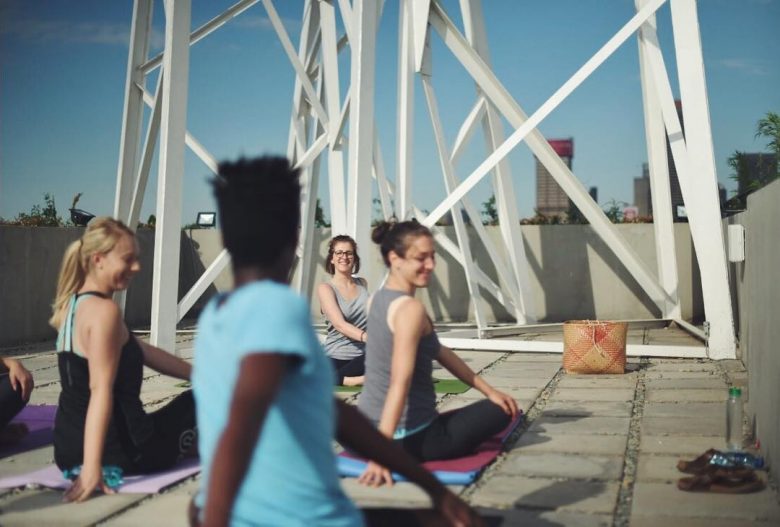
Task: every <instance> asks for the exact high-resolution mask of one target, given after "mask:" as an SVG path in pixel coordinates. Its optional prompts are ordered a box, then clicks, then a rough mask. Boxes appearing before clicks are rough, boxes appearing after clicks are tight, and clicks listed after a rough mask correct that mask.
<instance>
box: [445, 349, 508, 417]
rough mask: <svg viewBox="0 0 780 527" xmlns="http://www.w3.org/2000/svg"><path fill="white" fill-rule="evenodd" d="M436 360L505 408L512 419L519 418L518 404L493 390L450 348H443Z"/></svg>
mask: <svg viewBox="0 0 780 527" xmlns="http://www.w3.org/2000/svg"><path fill="white" fill-rule="evenodd" d="M436 360H438V361H439V364H441V365H442V366H444V367H445V368H446V369H447V370H448V371H449V372H450V373H452V374H453V375H454V376H455V377H457V378H458V379H460V380H461V381H463V382H465V383H466V384H468V385H469V386H471V387H473V388H476V389H477V390H479V391H480V392H482V393H483V394H485V397H487V398H488V399H490V400H491V401H493V402H494V403H496V404H497V405H499V406H500V407H501V408H503V410H504V411H505V412H506V413H507V414H509V415H511V416H512V418H515V417H516V416H517V412H518V410H517V402H515V400H514V399H513V398H512V397H510V396H509V395H507V394H505V393H503V392H500V391H498V390H496V389H495V388H493V387H492V386H491V385H490V384H488V382H487V381H485V379H483V378H482V377H480V376H479V375H477V374H476V373H474V371H473V370H472V369H471V368H469V366H468V364H466V363H465V362H463V359H461V358H460V357H458V356H457V355H456V354H455V352H454V351H452V350H451V349H450V348H448V347H447V346H442V347H441V349H440V350H439V355H438V357H436Z"/></svg>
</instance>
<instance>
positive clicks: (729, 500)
mask: <svg viewBox="0 0 780 527" xmlns="http://www.w3.org/2000/svg"><path fill="white" fill-rule="evenodd" d="M659 511H663V512H664V514H667V515H669V516H678V517H692V518H730V519H744V520H762V521H772V522H778V523H780V504H778V503H777V498H776V496H775V493H774V492H773V491H772V490H771V489H770V488H766V489H764V490H763V491H761V492H755V493H752V494H715V493H707V492H684V491H681V490H679V489H677V487H676V485H675V484H673V483H647V482H643V481H640V482H637V483H636V485H635V486H634V506H633V509H632V517H638V516H649V517H655V518H656V519H657V517H658V512H659Z"/></svg>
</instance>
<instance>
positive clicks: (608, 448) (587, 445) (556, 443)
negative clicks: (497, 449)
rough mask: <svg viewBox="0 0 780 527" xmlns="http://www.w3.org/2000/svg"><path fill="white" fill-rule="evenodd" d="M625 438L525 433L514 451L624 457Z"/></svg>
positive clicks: (513, 448) (514, 447)
mask: <svg viewBox="0 0 780 527" xmlns="http://www.w3.org/2000/svg"><path fill="white" fill-rule="evenodd" d="M626 440H627V438H626V437H625V436H616V435H615V436H608V435H602V436H597V435H580V436H578V435H553V436H551V435H549V434H534V433H531V432H525V433H524V434H523V435H521V436H520V439H519V440H518V442H517V443H516V444H515V445H514V446H513V447H512V449H511V450H512V451H515V450H520V451H522V452H561V453H571V454H583V455H605V456H622V455H623V454H624V453H625V450H626Z"/></svg>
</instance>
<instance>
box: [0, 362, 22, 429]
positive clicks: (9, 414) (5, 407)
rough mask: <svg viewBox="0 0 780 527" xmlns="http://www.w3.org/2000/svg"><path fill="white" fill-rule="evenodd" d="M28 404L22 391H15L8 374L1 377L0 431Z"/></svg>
mask: <svg viewBox="0 0 780 527" xmlns="http://www.w3.org/2000/svg"><path fill="white" fill-rule="evenodd" d="M26 404H27V403H26V402H25V400H24V399H22V390H21V388H19V389H18V390H14V389H13V386H11V378H10V377H9V376H8V374H7V373H5V374H3V375H0V430H2V429H3V428H5V426H6V425H7V424H8V423H10V422H11V419H13V418H14V417H16V414H18V413H19V412H20V411H21V410H22V408H24V406H25V405H26Z"/></svg>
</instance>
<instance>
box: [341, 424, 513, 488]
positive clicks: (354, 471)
mask: <svg viewBox="0 0 780 527" xmlns="http://www.w3.org/2000/svg"><path fill="white" fill-rule="evenodd" d="M522 418H523V414H522V412H521V413H520V414H519V415H518V416H517V418H515V419H514V420H513V421H512V422H511V423H509V424H508V425H507V427H506V428H504V430H502V431H501V432H499V433H498V434H496V435H494V436H493V437H491V438H490V439H488V440H487V441H485V442H484V443H482V444H481V445H479V446H478V447H477V450H476V451H475V452H474V453H473V454H470V455H468V456H465V457H459V458H456V459H446V460H441V461H426V462H425V463H423V464H422V466H424V467H425V468H427V469H428V470H429V471H431V472H432V473H433V475H434V476H436V478H437V479H438V480H439V481H441V482H442V483H444V484H445V485H469V484H471V483H473V482H474V480H475V479H477V476H478V475H479V473H480V472H481V471H482V469H484V468H485V467H486V466H487V465H489V464H490V463H492V462H493V461H494V460H495V459H496V458H497V457H498V455H499V454H500V453H501V447H502V446H503V444H504V441H506V438H507V437H509V434H511V433H512V432H513V431H514V430H515V428H517V426H518V425H519V424H520V421H521V420H522ZM366 464H367V463H366V461H365V460H363V459H360V458H357V457H355V456H352V455H351V454H349V453H347V452H342V453H340V454H339V455H338V459H337V466H338V471H339V475H340V476H342V477H347V478H356V477H358V476H360V475H361V474H362V473H363V471H364V470H365V469H366ZM393 479H394V480H395V481H406V479H405V478H404V477H403V476H401V475H400V474H396V473H393Z"/></svg>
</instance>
